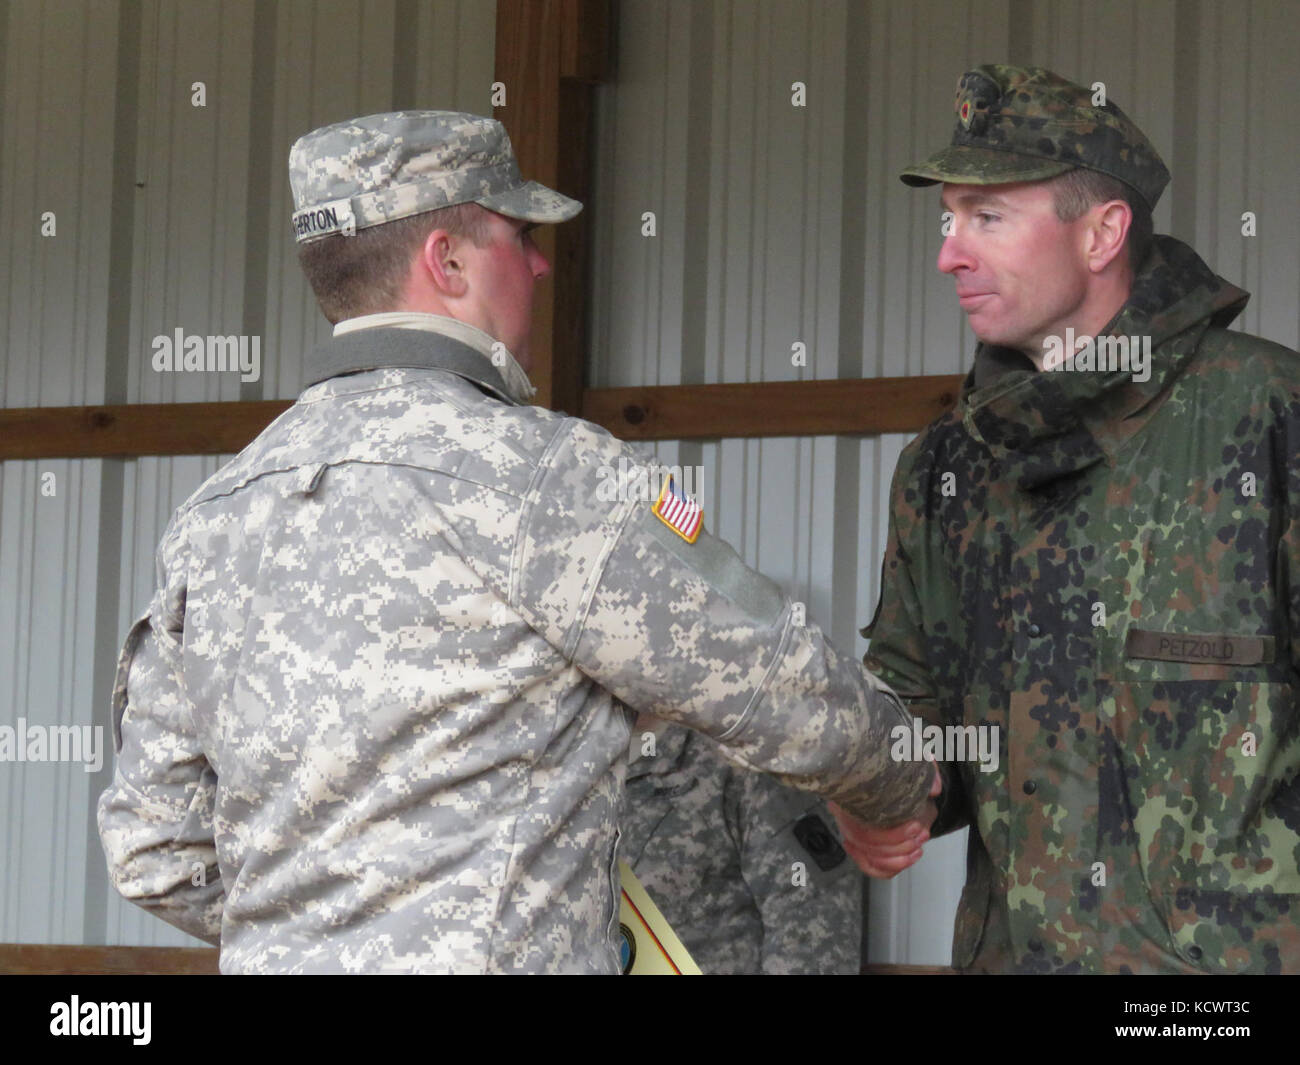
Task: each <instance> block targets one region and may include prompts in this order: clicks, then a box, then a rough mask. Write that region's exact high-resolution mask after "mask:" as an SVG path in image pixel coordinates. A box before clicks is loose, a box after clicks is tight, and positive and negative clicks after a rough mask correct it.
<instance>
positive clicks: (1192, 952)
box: [1187, 947, 1201, 961]
mask: <svg viewBox="0 0 1300 1065" xmlns="http://www.w3.org/2000/svg"><path fill="white" fill-rule="evenodd" d="M1187 956H1188V957H1189V958H1191V959H1192V961H1200V960H1201V948H1200V947H1188V948H1187Z"/></svg>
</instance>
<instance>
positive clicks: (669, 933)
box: [618, 861, 701, 976]
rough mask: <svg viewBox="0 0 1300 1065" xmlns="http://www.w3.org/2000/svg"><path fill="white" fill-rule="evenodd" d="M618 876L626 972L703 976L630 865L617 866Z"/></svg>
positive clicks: (652, 974)
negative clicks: (620, 889) (621, 886)
mask: <svg viewBox="0 0 1300 1065" xmlns="http://www.w3.org/2000/svg"><path fill="white" fill-rule="evenodd" d="M618 875H619V879H620V881H621V882H622V885H623V903H622V907H621V909H620V910H619V916H618V920H619V925H618V929H619V932H620V933H621V934H622V943H621V944H620V947H621V950H622V960H623V973H624V974H625V975H628V976H700V975H701V973H700V967H699V966H698V965H696V964H695V962H693V961H692V960H691V956H690V955H689V954H688V953H687V952H686V948H685V947H684V946H682V941H681V940H680V939H678V938H677V936H676V935H674V934H673V930H672V929H671V928H669V927H668V922H667V921H665V920H664V915H663V914H662V913H660V912H659V907H658V906H656V905H655V904H654V903H653V902H651V901H650V896H649V895H647V894H646V891H645V888H643V887H642V886H641V881H639V880H638V879H637V878H636V874H635V873H634V872H632V868H631V866H629V865H628V864H627V862H624V861H620V862H619V863H618Z"/></svg>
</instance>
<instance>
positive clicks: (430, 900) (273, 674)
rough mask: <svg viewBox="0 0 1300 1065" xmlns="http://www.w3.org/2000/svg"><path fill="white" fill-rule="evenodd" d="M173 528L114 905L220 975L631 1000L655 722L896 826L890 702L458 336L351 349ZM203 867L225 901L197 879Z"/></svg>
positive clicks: (709, 540) (608, 443)
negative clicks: (443, 984) (643, 760)
mask: <svg viewBox="0 0 1300 1065" xmlns="http://www.w3.org/2000/svg"><path fill="white" fill-rule="evenodd" d="M311 379H314V380H315V381H316V382H317V383H315V384H313V385H312V386H311V387H309V388H307V389H306V391H304V392H303V393H302V395H301V396H300V397H299V398H298V401H297V402H296V403H295V404H294V405H293V407H291V408H290V409H289V410H288V411H286V412H285V413H284V414H283V415H282V416H281V417H280V418H278V419H277V420H276V421H275V422H274V423H273V424H272V425H271V426H270V427H268V428H267V429H266V430H265V431H264V432H263V433H262V434H261V435H260V436H259V437H258V438H257V439H256V440H255V441H254V442H253V443H252V444H251V445H249V447H248V448H247V449H245V450H244V451H243V452H242V453H241V454H240V455H239V456H237V457H236V458H235V459H234V461H232V462H231V463H230V464H229V465H227V466H226V467H224V468H223V469H222V470H220V471H218V472H217V474H215V475H214V476H213V477H212V478H211V479H210V480H208V481H207V482H206V483H205V484H204V485H203V486H202V487H201V488H200V489H199V490H198V491H197V492H195V493H194V495H193V496H191V497H190V499H189V500H188V501H187V502H186V503H185V504H184V505H183V506H182V507H181V508H180V509H179V510H178V511H177V513H176V514H175V516H174V517H173V519H172V521H171V523H170V525H169V526H168V528H167V530H166V533H165V535H164V537H163V540H162V543H161V545H160V547H159V552H158V590H157V593H156V595H155V596H154V599H153V601H152V603H151V604H150V606H149V609H148V611H147V612H146V613H145V614H144V616H142V617H141V618H140V620H139V621H138V622H137V623H136V624H135V626H134V627H133V628H132V630H131V632H130V635H129V637H128V639H127V642H126V646H125V648H124V650H123V654H122V658H121V662H120V666H119V670H118V677H117V686H116V691H115V693H114V724H115V738H116V741H117V745H118V759H117V765H116V772H115V776H114V780H113V784H112V786H111V787H110V788H109V789H108V790H107V791H106V792H105V793H104V795H103V796H102V797H101V800H100V807H99V826H100V834H101V838H102V840H103V843H104V847H105V851H106V853H107V856H108V862H109V869H110V873H111V876H112V879H113V882H114V884H115V885H116V887H117V888H118V890H119V891H120V892H122V894H124V895H125V896H126V897H127V898H129V899H131V900H132V901H135V902H137V903H139V904H140V905H142V906H144V907H146V908H147V909H149V910H151V911H153V912H154V913H156V914H158V915H159V916H161V917H162V918H164V919H165V920H168V921H170V922H172V923H173V924H175V925H177V926H178V927H180V928H183V929H184V930H186V931H188V932H191V933H193V934H195V935H197V936H201V937H203V938H206V939H208V940H209V941H211V942H217V941H218V940H219V941H220V944H221V968H222V970H223V971H225V972H322V971H341V970H342V971H384V972H406V971H455V972H502V971H527V972H539V971H545V972H555V971H568V972H575V971H577V972H616V971H617V970H618V963H617V954H616V949H615V934H616V928H617V914H618V900H619V892H618V887H617V881H616V873H615V848H616V843H617V835H616V827H615V826H616V812H617V808H618V804H619V799H620V796H621V792H622V786H623V780H624V772H625V768H626V763H627V746H628V738H629V731H630V718H629V711H628V709H627V708H628V707H632V708H635V709H638V710H646V711H650V712H652V713H654V714H656V715H658V716H660V717H664V718H668V719H671V720H675V721H678V722H681V723H683V724H687V725H691V726H693V727H695V728H699V729H701V730H703V731H705V732H707V733H708V734H709V735H711V736H713V737H714V738H715V739H717V740H718V741H720V742H721V743H722V744H724V745H726V746H727V748H728V750H729V751H730V752H731V754H732V756H733V757H734V758H736V759H737V760H738V761H739V762H740V763H741V764H744V765H747V766H751V767H754V768H758V769H763V770H767V771H769V772H772V773H774V774H776V775H777V776H778V777H779V778H780V779H782V780H784V781H786V782H787V783H789V784H792V785H796V786H798V787H801V788H805V789H809V790H813V791H817V792H820V793H822V794H825V795H827V796H829V797H832V798H835V799H837V800H838V801H840V802H841V803H843V804H845V806H846V807H847V808H848V809H850V810H852V811H853V812H855V813H857V814H858V815H859V816H861V817H863V818H864V819H868V820H878V821H879V820H884V821H894V822H897V821H901V820H904V819H905V818H907V817H908V816H910V815H911V814H912V813H913V812H914V811H915V810H917V809H918V808H919V807H920V806H921V804H922V802H923V801H924V799H925V796H926V793H927V791H928V783H929V770H928V767H927V766H924V765H921V764H916V763H905V762H894V761H892V760H891V759H890V757H889V751H888V735H889V729H890V728H891V727H892V726H894V725H896V724H898V723H900V722H904V723H908V724H910V721H911V718H910V716H908V715H907V714H906V712H905V711H904V710H903V709H902V707H901V706H900V704H899V703H898V700H897V699H896V698H895V696H894V695H893V694H892V693H890V692H889V691H887V690H886V689H885V688H884V687H883V686H881V685H879V684H878V683H877V682H876V681H875V680H874V678H872V677H871V676H870V675H868V674H867V673H866V672H865V671H864V670H863V669H862V667H861V666H860V665H859V664H858V663H857V662H855V661H853V660H852V659H846V658H842V657H841V656H839V655H838V654H837V653H836V652H835V651H834V649H833V648H832V647H831V646H830V645H829V644H828V643H827V642H826V640H825V638H824V637H823V635H822V633H821V632H820V630H818V629H817V628H816V627H815V626H812V625H807V626H800V625H796V624H795V623H794V620H793V615H792V610H791V603H790V601H789V600H788V599H787V598H786V597H785V596H784V595H783V594H782V593H781V591H780V590H779V589H778V588H777V587H776V586H775V585H774V584H773V583H772V582H770V581H768V580H767V579H766V578H764V577H762V576H761V575H759V574H757V573H755V572H753V571H752V570H749V569H748V568H746V567H745V566H744V565H743V564H742V563H741V562H740V560H739V558H737V556H736V555H735V553H734V552H733V551H732V550H731V549H730V548H729V547H728V546H727V545H726V544H724V543H722V542H721V541H718V540H716V539H714V538H713V537H711V536H709V535H708V534H707V533H705V534H702V535H701V536H700V538H699V540H697V541H696V542H695V543H693V544H691V543H687V542H686V540H685V539H683V538H682V536H680V535H679V534H678V533H677V532H675V531H674V530H673V529H671V528H669V527H668V525H667V524H666V523H665V522H664V521H662V520H660V519H659V518H658V517H656V516H655V515H654V514H653V513H652V509H651V508H652V502H653V501H649V502H647V501H643V500H641V499H638V498H636V497H635V495H634V494H633V495H631V496H629V497H628V498H618V496H619V495H620V494H624V495H626V493H618V492H610V491H608V490H607V489H608V482H609V478H610V476H611V475H613V473H614V471H616V470H618V469H619V466H620V462H619V460H620V459H623V460H624V461H625V464H626V463H627V462H628V461H630V462H632V463H638V462H640V461H641V460H640V459H639V456H638V455H637V454H636V453H635V452H633V451H632V450H631V449H630V448H628V447H627V445H625V444H622V443H620V442H619V441H617V440H615V439H614V438H613V437H611V436H609V435H608V434H607V433H605V432H604V431H603V430H600V429H598V428H597V427H595V426H592V425H590V424H588V423H586V422H582V421H579V420H576V419H573V418H565V417H563V416H562V415H559V414H555V413H552V412H550V411H546V410H542V409H539V408H536V407H531V406H521V405H518V404H517V403H515V402H513V401H512V400H511V399H510V398H509V397H508V395H507V393H506V391H505V385H504V382H503V380H502V379H501V377H500V375H499V374H498V373H497V371H496V369H495V368H494V367H493V366H492V364H491V362H490V360H489V359H487V358H486V357H484V356H483V355H481V354H480V353H479V352H477V351H475V350H474V349H473V348H471V347H469V346H467V345H465V344H463V343H460V342H458V341H456V340H454V339H451V338H449V337H446V336H442V335H437V334H433V333H429V332H425V331H422V330H417V329H366V330H363V331H360V332H356V333H353V334H350V335H348V336H345V337H336V338H334V339H333V340H331V341H329V342H327V343H326V344H325V345H324V346H323V347H322V348H321V349H319V350H318V351H317V352H316V354H315V356H314V371H313V377H312V378H311ZM196 870H197V871H199V872H200V873H202V875H196Z"/></svg>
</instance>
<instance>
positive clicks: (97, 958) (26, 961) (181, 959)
mask: <svg viewBox="0 0 1300 1065" xmlns="http://www.w3.org/2000/svg"><path fill="white" fill-rule="evenodd" d="M219 971H220V970H219V969H218V968H217V948H216V947H87V946H80V945H70V944H69V945H65V944H45V943H0V973H5V974H11V975H12V974H20V973H21V974H32V975H36V974H42V973H43V974H46V975H51V974H57V973H75V974H77V975H83V974H112V975H117V974H127V973H152V974H159V975H163V976H191V975H193V976H210V975H215V974H217V973H218V972H219Z"/></svg>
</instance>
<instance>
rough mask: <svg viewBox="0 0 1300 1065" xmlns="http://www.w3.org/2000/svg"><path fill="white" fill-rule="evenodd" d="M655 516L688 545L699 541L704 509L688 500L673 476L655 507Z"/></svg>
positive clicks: (670, 475)
mask: <svg viewBox="0 0 1300 1065" xmlns="http://www.w3.org/2000/svg"><path fill="white" fill-rule="evenodd" d="M654 514H655V517H656V518H658V519H659V520H660V521H662V522H663V523H664V524H665V525H667V526H668V528H670V529H672V531H673V532H675V533H676V534H677V535H678V536H680V537H681V538H682V539H683V540H685V541H686V542H687V543H688V544H693V543H695V541H696V540H697V539H699V536H700V529H701V528H703V526H704V508H703V507H701V506H700V505H699V504H698V503H696V502H695V501H694V500H693V499H687V498H686V496H685V495H684V494H683V493H682V491H681V489H679V488H678V487H677V484H676V482H675V481H674V480H673V477H672V474H669V475H668V479H667V480H666V481H664V486H663V489H662V491H660V493H659V501H658V502H657V503H655V505H654Z"/></svg>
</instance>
